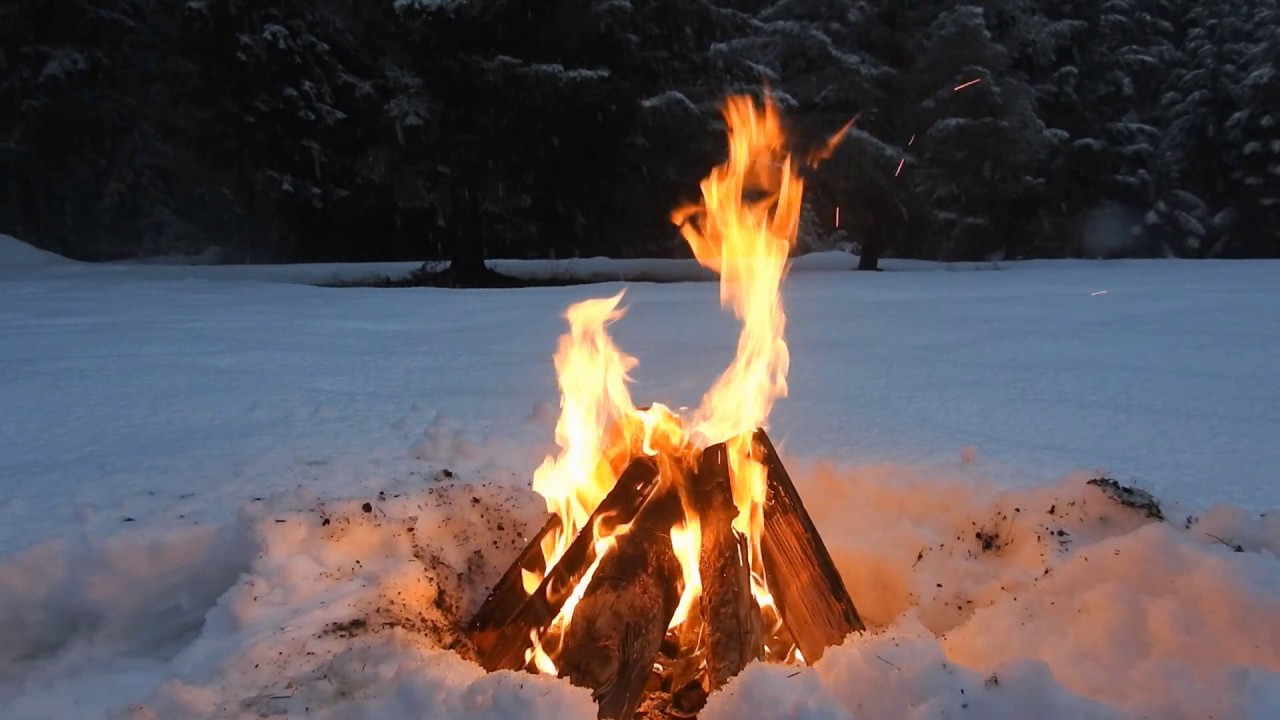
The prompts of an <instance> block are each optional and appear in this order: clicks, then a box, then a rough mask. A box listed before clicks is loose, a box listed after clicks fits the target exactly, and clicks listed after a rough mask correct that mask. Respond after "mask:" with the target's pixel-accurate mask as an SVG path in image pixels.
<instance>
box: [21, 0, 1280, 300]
mask: <svg viewBox="0 0 1280 720" xmlns="http://www.w3.org/2000/svg"><path fill="white" fill-rule="evenodd" d="M1273 6H1274V3H1273V2H1268V1H1267V0H1227V1H1225V2H1222V3H1200V2H1194V1H1193V0H1053V1H1052V2H1051V1H1050V0H911V1H908V0H646V2H636V1H633V0H484V1H483V2H481V1H479V0H373V1H368V0H364V1H359V0H313V1H312V2H303V1H302V0H266V1H264V2H247V0H185V1H184V2H175V3H149V2H141V1H140V0H95V2H93V3H90V2H87V0H42V1H41V2H35V1H33V0H14V1H12V2H9V3H5V4H3V5H2V6H0V107H3V108H4V110H3V111H0V163H3V166H4V168H5V173H3V174H2V175H0V231H5V232H11V233H16V234H19V235H22V236H24V237H26V238H29V239H31V240H33V241H35V242H37V243H39V244H42V245H44V246H46V247H51V248H53V249H56V250H58V251H60V252H64V253H67V254H70V255H73V256H76V257H83V258H108V257H121V256H127V255H131V254H134V255H136V254H165V253H184V252H195V251H198V250H200V249H201V248H203V247H204V246H207V245H217V246H221V247H223V248H224V249H225V250H226V252H227V255H228V256H229V257H233V258H239V259H249V260H252V259H259V260H262V259H281V260H283V259H299V260H333V259H390V258H414V259H427V258H442V259H449V260H453V261H454V264H455V268H456V269H457V270H458V271H460V272H462V273H463V274H464V275H468V274H469V275H471V276H472V277H473V278H474V277H475V276H477V275H478V274H480V273H482V271H483V260H484V258H485V257H486V256H510V257H530V256H543V257H546V256H555V257H565V256H578V255H597V254H606V255H618V256H627V255H670V254H681V253H687V252H688V250H687V248H686V247H685V246H684V244H683V243H682V242H681V241H680V239H679V236H678V234H677V233H676V232H675V229H674V228H673V227H672V226H671V224H670V222H669V219H668V216H669V212H670V210H671V208H672V207H674V206H675V205H677V204H680V203H682V202H685V201H688V200H691V199H694V198H695V197H696V195H697V192H698V189H697V188H698V182H699V180H700V179H701V178H702V177H703V176H704V175H705V174H706V172H707V170H708V168H709V167H710V166H711V165H713V164H714V163H716V162H718V161H719V160H720V159H721V158H722V157H723V154H724V147H723V125H722V119H721V118H720V115H719V109H720V105H721V103H722V101H723V98H724V95H725V94H727V93H731V92H752V93H756V94H761V93H763V92H764V90H765V88H766V87H767V88H768V91H769V92H771V93H772V94H773V96H774V98H775V100H776V101H777V102H778V103H779V104H780V105H781V107H782V109H783V112H784V114H785V117H786V119H787V122H788V127H789V130H790V132H791V134H792V136H793V140H794V142H795V144H796V146H797V149H798V152H799V153H800V154H802V155H804V154H807V153H808V152H809V151H810V150H812V149H813V148H815V147H817V146H818V144H819V143H821V142H822V141H824V140H825V138H826V137H828V136H829V135H830V134H831V133H832V132H834V131H835V130H837V129H838V128H840V127H841V126H842V125H843V124H844V123H845V122H846V121H847V120H849V119H850V118H851V117H854V116H855V115H856V116H857V121H856V124H855V125H854V128H853V130H851V131H850V133H849V134H848V135H847V136H846V138H845V141H844V142H843V143H842V145H841V146H840V147H839V148H838V149H837V150H836V151H835V154H834V155H833V156H832V157H831V158H830V159H828V160H827V161H826V162H825V163H823V164H822V165H820V166H819V167H817V168H806V170H805V174H806V179H807V194H806V200H807V207H806V209H805V223H804V224H805V243H804V247H805V248H818V247H827V246H830V245H832V244H834V243H835V242H837V241H840V240H846V241H850V242H851V243H852V244H854V245H855V246H860V247H861V248H862V249H863V250H864V251H865V254H866V256H867V257H868V258H874V257H876V256H878V255H881V254H887V255H907V256H914V257H925V258H943V259H979V258H992V257H1006V258H1013V257H1043V256H1062V255H1125V254H1129V255H1132V254H1138V255H1166V254H1168V255H1178V256H1187V257H1216V256H1254V255H1269V256H1274V255H1280V237H1278V233H1280V223H1277V222H1276V220H1277V216H1276V213H1277V212H1280V210H1277V205H1278V201H1277V190H1276V188H1277V186H1280V177H1278V175H1277V172H1278V168H1280V137H1278V136H1277V125H1278V124H1280V113H1278V112H1277V111H1276V110H1275V108H1276V107H1277V105H1278V98H1277V92H1278V91H1277V83H1278V82H1280V81H1278V80H1277V78H1278V77H1280V71H1278V70H1277V62H1278V60H1277V57H1276V55H1277V52H1278V51H1277V47H1280V38H1278V37H1277V26H1278V25H1280V23H1278V22H1277V18H1276V10H1275V8H1274V7H1273ZM974 81H976V82H974ZM957 88H958V89H957ZM837 209H838V211H837ZM1100 212H1101V213H1105V214H1106V215H1107V216H1108V217H1110V218H1113V219H1121V220H1122V221H1123V223H1124V224H1125V226H1126V227H1128V228H1129V232H1128V234H1127V237H1126V238H1123V239H1120V240H1118V241H1115V240H1113V241H1110V242H1108V243H1105V244H1102V245H1100V244H1099V243H1097V242H1094V240H1096V238H1095V237H1094V233H1093V231H1092V230H1091V228H1092V227H1093V225H1094V219H1095V218H1096V217H1097V216H1098V214H1099V213H1100ZM837 214H838V215H839V217H840V220H839V227H836V224H837V220H836V218H837Z"/></svg>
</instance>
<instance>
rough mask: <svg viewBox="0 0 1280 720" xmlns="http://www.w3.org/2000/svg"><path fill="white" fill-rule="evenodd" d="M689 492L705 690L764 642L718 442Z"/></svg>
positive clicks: (727, 676)
mask: <svg viewBox="0 0 1280 720" xmlns="http://www.w3.org/2000/svg"><path fill="white" fill-rule="evenodd" d="M689 497H690V500H691V502H692V504H693V506H694V509H695V511H696V512H697V513H698V518H699V521H700V524H701V525H702V551H701V557H700V558H699V568H700V571H701V575H702V597H701V599H700V600H699V607H700V610H701V613H702V624H703V633H702V637H703V638H704V641H705V643H706V649H707V675H706V687H705V689H706V691H707V692H711V691H713V690H718V689H719V688H720V687H722V686H723V685H724V684H725V683H726V682H728V681H729V679H730V678H732V677H733V676H734V675H737V674H738V673H739V672H741V671H742V669H743V668H745V667H746V666H747V663H749V662H751V661H752V660H755V659H757V658H759V657H760V654H761V651H762V650H763V648H764V629H763V628H762V627H761V625H762V623H761V618H760V607H759V605H757V604H756V601H755V598H754V597H753V596H752V594H751V567H750V564H749V553H748V545H747V539H746V538H745V537H743V536H742V535H741V534H740V533H738V532H737V531H736V530H734V529H733V520H734V518H735V517H737V515H738V507H737V506H736V505H734V504H733V486H732V484H731V481H730V479H729V458H728V451H727V449H726V448H725V445H724V443H720V444H718V445H712V446H711V447H709V448H707V449H706V450H703V452H702V456H701V458H700V460H699V461H698V470H697V473H696V474H695V475H694V477H693V483H692V487H691V488H690V493H689ZM678 689H679V688H673V692H674V691H675V690H678Z"/></svg>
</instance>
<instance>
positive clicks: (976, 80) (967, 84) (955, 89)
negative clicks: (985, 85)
mask: <svg viewBox="0 0 1280 720" xmlns="http://www.w3.org/2000/svg"><path fill="white" fill-rule="evenodd" d="M980 82H982V78H974V79H972V80H970V81H969V82H964V83H960V84H959V85H957V86H955V87H953V88H951V92H959V91H961V90H963V89H965V88H967V87H972V86H974V85H977V84H978V83H980Z"/></svg>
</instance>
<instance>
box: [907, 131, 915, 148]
mask: <svg viewBox="0 0 1280 720" xmlns="http://www.w3.org/2000/svg"><path fill="white" fill-rule="evenodd" d="M915 141H916V135H915V133H911V139H910V140H908V141H907V147H911V143H913V142H915Z"/></svg>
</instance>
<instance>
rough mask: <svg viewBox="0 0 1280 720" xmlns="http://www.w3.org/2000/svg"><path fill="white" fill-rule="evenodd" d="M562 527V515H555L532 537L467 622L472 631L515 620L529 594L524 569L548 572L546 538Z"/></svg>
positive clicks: (542, 572) (479, 630) (543, 573)
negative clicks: (543, 549) (543, 548)
mask: <svg viewBox="0 0 1280 720" xmlns="http://www.w3.org/2000/svg"><path fill="white" fill-rule="evenodd" d="M559 530H560V516H559V515H552V516H551V517H550V518H548V519H547V524H546V525H543V526H542V529H541V530H539V531H538V534H537V535H534V536H533V539H532V540H530V541H529V544H528V545H526V546H525V548H524V550H522V551H521V552H520V555H518V556H517V557H516V559H515V560H514V561H513V562H512V563H511V565H510V567H508V568H507V571H506V572H505V573H503V575H502V577H501V578H500V579H499V580H498V582H497V584H496V585H494V586H493V589H491V590H490V591H489V594H488V595H487V596H485V599H484V603H483V604H482V605H481V606H480V609H479V610H477V611H476V614H475V615H474V616H472V618H471V622H470V623H469V624H468V625H467V630H468V632H471V633H473V634H474V633H480V632H485V631H487V630H492V629H493V628H496V627H500V626H502V625H505V624H507V623H508V622H510V621H511V617H512V616H513V615H515V614H516V611H517V610H519V609H520V605H521V604H523V603H524V601H525V598H527V597H529V595H528V594H527V593H526V592H525V589H524V573H525V572H532V573H537V574H538V576H539V577H542V576H545V575H546V573H547V568H546V563H545V560H544V558H543V556H542V541H543V540H544V539H545V538H546V537H547V536H548V535H551V534H552V533H555V532H558V531H559Z"/></svg>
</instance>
